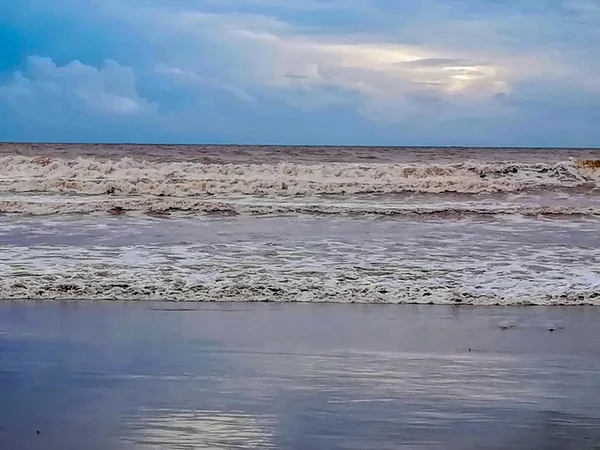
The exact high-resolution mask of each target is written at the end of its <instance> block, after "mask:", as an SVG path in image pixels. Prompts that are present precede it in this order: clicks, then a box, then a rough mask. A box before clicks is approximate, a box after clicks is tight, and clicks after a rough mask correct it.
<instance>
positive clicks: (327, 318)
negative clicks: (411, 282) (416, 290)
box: [0, 301, 600, 450]
mask: <svg viewBox="0 0 600 450" xmlns="http://www.w3.org/2000/svg"><path fill="white" fill-rule="evenodd" d="M599 319H600V308H593V307H587V308H493V307H490V308H471V307H444V306H439V307H438V306H408V305H404V306H391V305H314V304H312V305H311V304H305V305H300V304H298V305H294V304H272V305H262V304H229V303H226V304H189V303H186V304H174V303H156V302H151V303H110V302H8V301H6V302H0V398H1V399H2V401H1V402H0V448H2V449H5V448H6V449H20V450H28V449H57V450H58V449H61V450H68V449H73V450H75V449H77V450H79V449H83V448H85V449H98V450H100V449H151V448H172V449H187V448H195V449H196V448H198V449H204V448H206V449H209V448H210V449H231V448H261V449H262V448H265V449H268V448H278V449H397V448H403V449H404V448H407V449H408V448H410V449H436V450H437V449H440V450H441V449H451V450H453V449H456V450H465V449H561V450H564V449H577V450H585V449H597V448H599V446H600V338H599V337H600V336H599V331H598V327H597V324H598V320H599ZM38 431H39V434H38Z"/></svg>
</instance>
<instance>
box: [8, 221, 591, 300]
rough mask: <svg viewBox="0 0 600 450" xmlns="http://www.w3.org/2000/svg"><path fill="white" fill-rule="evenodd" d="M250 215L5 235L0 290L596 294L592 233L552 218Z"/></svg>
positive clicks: (108, 294)
mask: <svg viewBox="0 0 600 450" xmlns="http://www.w3.org/2000/svg"><path fill="white" fill-rule="evenodd" d="M249 220H250V219H249ZM252 220H254V221H256V222H257V223H255V224H253V223H251V222H252ZM252 220H250V222H249V223H247V224H239V223H238V221H234V222H232V223H231V224H229V225H227V226H226V224H222V223H216V222H215V223H213V224H212V228H211V227H209V228H202V230H198V229H197V227H195V231H193V233H196V234H190V235H186V234H185V233H184V234H183V235H182V236H183V237H179V236H180V234H181V233H183V230H182V229H179V228H177V229H175V231H174V233H175V235H174V236H172V237H171V238H169V239H171V240H170V241H168V242H165V243H163V244H159V243H157V244H156V245H139V244H138V245H126V246H117V247H115V246H112V245H108V244H106V245H99V244H96V245H93V246H89V245H87V244H86V245H83V244H82V245H75V244H74V245H71V246H56V245H39V246H19V245H5V246H2V247H0V273H2V274H3V276H2V277H1V278H0V298H33V299H120V300H121V299H122V300H188V301H275V302H277V301H280V302H296V301H305V302H359V303H437V304H478V305H492V304H502V305H518V304H536V305H558V304H564V305H582V304H595V305H600V272H598V270H597V268H598V267H600V251H599V249H598V245H597V242H596V243H595V244H594V242H593V240H589V241H588V244H586V246H584V245H583V244H581V245H579V246H576V245H571V246H569V245H565V242H568V241H569V239H571V238H569V237H565V236H563V237H561V236H560V235H557V234H554V233H555V232H556V231H557V230H560V227H559V226H558V225H555V224H552V223H550V224H548V225H547V226H546V227H545V228H539V224H538V223H537V221H534V220H533V219H532V220H530V222H532V224H533V223H534V222H535V226H536V228H535V229H534V228H531V227H530V226H529V225H532V224H529V225H527V224H525V223H522V224H516V225H517V226H518V227H521V229H520V228H514V229H510V228H507V227H506V226H505V227H500V226H499V225H498V224H495V225H494V224H484V223H479V224H476V223H471V224H469V223H466V222H460V223H458V222H450V223H447V222H446V223H440V224H435V223H431V224H419V223H415V224H414V225H411V224H401V223H398V222H389V223H386V222H383V223H376V222H375V223H372V224H371V225H369V227H367V229H368V230H370V233H369V234H368V235H365V232H364V230H365V228H364V227H363V225H364V224H361V223H360V222H362V221H345V222H338V228H337V229H329V231H328V232H326V234H323V235H320V234H319V233H318V230H319V229H320V228H318V227H320V225H321V224H320V223H315V224H310V226H308V225H309V224H308V223H307V224H302V223H301V224H300V227H299V228H295V229H294V230H295V231H294V230H291V229H289V228H286V227H284V226H283V223H279V221H275V222H273V223H267V222H265V221H264V220H258V221H257V219H252ZM281 220H283V219H281ZM258 222H260V223H258ZM327 222H329V221H327ZM194 223H195V222H194ZM304 225H305V228H302V227H303V226H304ZM526 225H527V226H526ZM323 226H325V225H324V224H323ZM190 227H192V224H190ZM256 227H258V228H256ZM268 227H272V228H268ZM495 227H496V228H495ZM261 229H262V230H263V231H262V234H260V233H258V232H257V230H261ZM165 230H166V229H165ZM218 230H221V231H222V233H217V231H218ZM236 230H237V231H236ZM534 230H537V231H534ZM594 230H595V231H594ZM322 231H323V230H321V232H322ZM598 231H599V230H598V222H597V221H596V222H595V223H589V224H586V225H585V227H582V229H581V230H579V232H580V233H582V236H587V235H589V233H592V234H593V233H597V232H598ZM509 232H512V233H514V234H513V235H511V234H509ZM194 236H196V237H194ZM317 236H319V237H317ZM359 237H360V238H359ZM165 239H166V238H165ZM182 240H184V241H187V242H189V243H186V244H184V243H182Z"/></svg>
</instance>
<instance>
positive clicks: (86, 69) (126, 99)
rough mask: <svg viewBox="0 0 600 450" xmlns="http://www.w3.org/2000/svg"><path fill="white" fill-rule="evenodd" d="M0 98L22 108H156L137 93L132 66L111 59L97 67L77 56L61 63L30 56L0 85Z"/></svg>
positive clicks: (122, 111) (131, 111) (119, 111)
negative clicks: (124, 65) (44, 106)
mask: <svg viewBox="0 0 600 450" xmlns="http://www.w3.org/2000/svg"><path fill="white" fill-rule="evenodd" d="M0 98H3V99H4V100H5V101H7V102H9V103H11V104H12V105H13V106H14V107H15V108H16V109H20V110H23V108H27V107H29V106H30V104H31V103H36V104H38V105H39V104H45V105H55V106H57V107H67V108H71V109H74V110H77V111H81V112H85V113H92V114H106V115H118V116H129V115H139V114H148V113H152V112H153V111H154V106H153V105H151V104H150V103H149V102H148V101H147V100H145V99H143V98H140V96H139V95H138V93H137V90H136V86H135V75H134V72H133V70H132V69H130V68H128V67H122V66H120V65H119V64H117V63H116V62H114V61H110V60H108V61H106V62H105V63H104V66H103V67H101V68H99V69H98V68H95V67H91V66H86V65H84V64H82V63H80V62H79V61H76V60H75V61H72V62H70V63H69V64H67V65H65V66H63V67H59V66H57V65H56V64H54V62H52V60H51V59H50V58H46V57H38V56H31V57H29V58H28V59H27V65H26V68H25V70H24V71H23V72H17V73H16V74H15V75H14V77H13V79H12V81H10V82H9V83H7V84H6V85H4V86H2V87H0Z"/></svg>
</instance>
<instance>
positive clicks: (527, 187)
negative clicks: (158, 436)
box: [0, 144, 600, 306]
mask: <svg viewBox="0 0 600 450" xmlns="http://www.w3.org/2000/svg"><path fill="white" fill-rule="evenodd" d="M598 161H600V150H598V149H596V150H594V149H587V150H586V149H489V148H488V149H485V148H472V149H463V148H372V147H322V148H316V147H277V146H271V147H265V146H148V145H137V146H136V145H76V144H73V145H63V144H45V145H41V144H40V145H36V144H0V244H2V245H0V298H11V299H88V300H92V299H93V300H98V299H117V300H125V301H127V300H188V301H249V300H254V301H271V302H275V301H278V302H282V301H284V302H298V301H300V302H338V303H343V302H360V303H434V304H475V305H531V304H534V305H580V306H582V305H597V306H598V305H600V239H598V235H599V233H600V195H599V193H600V169H599V168H598V166H599V165H600V163H599V162H598Z"/></svg>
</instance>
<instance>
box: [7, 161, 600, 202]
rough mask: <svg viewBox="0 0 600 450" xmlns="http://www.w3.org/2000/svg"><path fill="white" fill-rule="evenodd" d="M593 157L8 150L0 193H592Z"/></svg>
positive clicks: (599, 181) (595, 183) (598, 179)
mask: <svg viewBox="0 0 600 450" xmlns="http://www.w3.org/2000/svg"><path fill="white" fill-rule="evenodd" d="M593 162H594V160H591V162H590V161H583V162H578V161H574V160H573V161H563V162H559V163H552V164H549V163H516V162H477V161H468V162H462V163H455V164H358V163H331V164H301V163H287V162H285V163H277V164H202V163H195V162H189V161H188V162H150V161H140V160H135V159H132V158H123V159H119V160H100V159H95V158H82V157H79V158H76V159H61V158H50V157H35V158H34V157H27V156H20V155H8V156H2V157H0V192H4V193H9V192H10V193H34V192H36V193H63V194H79V195H106V194H108V195H114V196H123V195H150V196H168V197H190V196H197V195H207V194H208V195H223V194H244V195H284V196H296V195H320V194H331V195H348V194H377V193H380V194H397V193H404V192H418V193H431V194H438V193H459V194H480V193H502V192H504V193H506V192H519V191H525V190H544V189H549V190H552V189H554V190H560V189H584V190H595V189H598V188H599V187H600V171H598V170H597V169H598V168H597V167H596V165H595V164H593Z"/></svg>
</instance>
